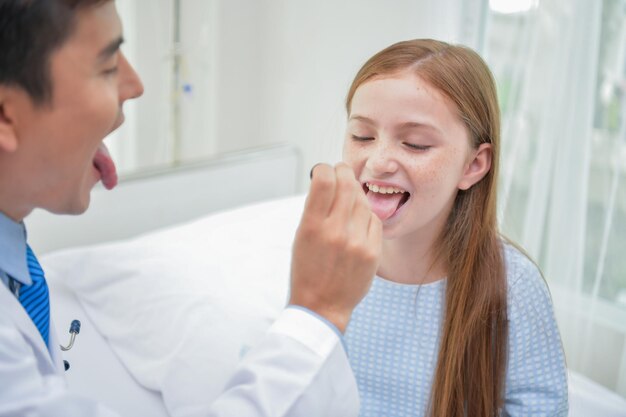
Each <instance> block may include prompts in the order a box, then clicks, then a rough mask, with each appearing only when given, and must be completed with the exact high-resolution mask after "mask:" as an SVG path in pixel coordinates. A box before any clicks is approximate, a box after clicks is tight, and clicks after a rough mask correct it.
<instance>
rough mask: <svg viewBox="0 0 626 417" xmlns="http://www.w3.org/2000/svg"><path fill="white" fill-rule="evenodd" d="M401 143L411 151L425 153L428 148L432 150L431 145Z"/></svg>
mask: <svg viewBox="0 0 626 417" xmlns="http://www.w3.org/2000/svg"><path fill="white" fill-rule="evenodd" d="M403 143H404V145H405V146H406V147H407V148H409V149H412V150H417V151H427V150H429V149H430V148H432V146H431V145H419V144H416V143H411V142H403Z"/></svg>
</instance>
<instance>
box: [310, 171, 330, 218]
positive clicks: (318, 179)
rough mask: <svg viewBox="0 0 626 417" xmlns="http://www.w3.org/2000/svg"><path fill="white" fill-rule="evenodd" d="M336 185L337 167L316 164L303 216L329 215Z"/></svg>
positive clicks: (321, 216)
mask: <svg viewBox="0 0 626 417" xmlns="http://www.w3.org/2000/svg"><path fill="white" fill-rule="evenodd" d="M336 187H337V178H336V175H335V169H334V168H333V167H331V166H330V165H327V164H317V165H315V166H314V167H313V169H312V170H311V186H310V188H309V194H308V196H307V198H306V203H305V205H304V214H303V217H307V216H315V217H319V218H325V217H327V216H328V213H329V212H330V210H331V207H332V205H333V200H334V199H335V189H336Z"/></svg>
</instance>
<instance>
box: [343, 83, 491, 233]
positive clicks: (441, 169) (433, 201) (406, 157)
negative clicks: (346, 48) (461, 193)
mask: <svg viewBox="0 0 626 417" xmlns="http://www.w3.org/2000/svg"><path fill="white" fill-rule="evenodd" d="M479 149H481V148H479ZM487 152H489V150H488V151H487ZM477 153H480V152H479V151H478V150H475V149H473V148H472V147H471V146H470V140H469V135H468V132H467V129H466V127H465V125H464V124H463V122H462V121H461V119H460V117H459V116H458V113H457V111H456V106H455V105H454V104H453V103H452V102H451V101H450V100H449V99H447V98H446V97H445V96H443V94H441V93H440V92H439V91H438V90H436V89H435V88H434V87H432V86H430V85H429V84H427V83H426V82H425V81H424V80H422V79H421V78H420V77H418V76H417V75H415V74H414V73H413V72H409V71H404V72H400V73H397V74H393V75H389V76H384V77H376V78H373V79H372V80H370V81H367V82H366V83H364V84H362V85H361V86H360V87H359V88H358V89H357V90H356V92H355V94H354V97H353V99H352V108H351V112H350V115H349V120H348V126H347V131H346V137H345V143H344V148H343V159H344V161H345V162H346V163H347V164H348V165H350V166H351V167H352V169H353V170H354V173H355V175H356V177H357V179H358V180H359V181H360V182H361V183H362V184H363V190H364V192H365V193H366V194H367V198H368V200H369V202H370V206H371V208H372V211H373V212H374V213H375V214H376V215H377V216H378V217H379V218H380V219H381V220H382V221H383V230H384V237H385V238H386V239H395V238H399V237H408V236H415V237H417V238H419V237H420V236H424V237H426V236H429V237H432V236H437V235H438V233H439V231H441V230H442V228H443V226H444V224H445V221H446V219H447V217H448V214H449V213H450V210H451V207H452V204H453V202H454V199H455V197H456V195H457V192H458V190H459V189H467V188H469V187H471V185H473V184H474V183H475V182H477V181H478V180H475V174H476V170H477V169H478V168H480V167H477V166H476V164H477V162H476V159H477V158H476V155H477ZM489 155H490V154H489ZM489 162H490V158H489ZM483 168H484V167H483ZM488 168H489V167H487V171H488ZM483 175H484V174H483ZM480 178H482V176H480ZM480 178H478V179H480Z"/></svg>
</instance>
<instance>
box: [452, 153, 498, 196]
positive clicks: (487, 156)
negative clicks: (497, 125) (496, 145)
mask: <svg viewBox="0 0 626 417" xmlns="http://www.w3.org/2000/svg"><path fill="white" fill-rule="evenodd" d="M472 153H473V157H472V159H471V160H470V161H469V163H468V164H467V165H466V167H465V173H464V174H463V177H462V178H461V181H460V182H459V185H458V187H459V190H468V189H470V188H471V187H472V186H473V185H474V184H476V183H477V182H478V181H480V180H482V179H483V178H484V177H485V175H487V173H488V172H489V170H490V169H491V155H492V149H491V143H481V144H480V146H479V147H478V149H477V150H475V151H473V152H472Z"/></svg>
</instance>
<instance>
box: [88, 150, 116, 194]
mask: <svg viewBox="0 0 626 417" xmlns="http://www.w3.org/2000/svg"><path fill="white" fill-rule="evenodd" d="M93 165H94V166H95V167H96V169H97V170H98V172H99V173H100V179H101V180H102V185H104V187H105V188H106V189H107V190H110V189H112V188H113V187H115V186H116V185H117V169H116V168H115V163H114V162H113V159H112V158H111V155H110V154H109V150H108V149H107V147H106V145H105V144H104V143H101V144H100V146H98V150H97V151H96V155H95V156H94V158H93Z"/></svg>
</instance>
